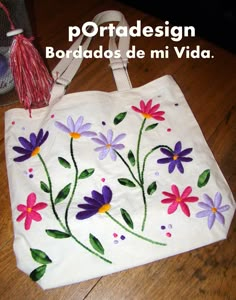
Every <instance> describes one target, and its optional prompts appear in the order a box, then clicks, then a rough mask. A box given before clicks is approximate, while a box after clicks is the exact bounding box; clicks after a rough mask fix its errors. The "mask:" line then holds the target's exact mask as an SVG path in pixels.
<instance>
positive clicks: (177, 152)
mask: <svg viewBox="0 0 236 300" xmlns="http://www.w3.org/2000/svg"><path fill="white" fill-rule="evenodd" d="M181 149H182V144H181V142H180V141H179V142H177V143H176V144H175V149H174V153H176V154H179V153H180V151H181Z"/></svg>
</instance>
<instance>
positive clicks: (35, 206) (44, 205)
mask: <svg viewBox="0 0 236 300" xmlns="http://www.w3.org/2000/svg"><path fill="white" fill-rule="evenodd" d="M47 206H48V205H47V203H45V202H39V203H37V204H35V205H34V206H33V210H41V209H44V208H46V207H47Z"/></svg>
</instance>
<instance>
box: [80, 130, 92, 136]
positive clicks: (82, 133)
mask: <svg viewBox="0 0 236 300" xmlns="http://www.w3.org/2000/svg"><path fill="white" fill-rule="evenodd" d="M80 135H81V136H86V137H92V136H95V135H96V133H95V132H93V131H84V132H81V133H80Z"/></svg>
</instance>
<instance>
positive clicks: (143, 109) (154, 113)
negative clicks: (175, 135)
mask: <svg viewBox="0 0 236 300" xmlns="http://www.w3.org/2000/svg"><path fill="white" fill-rule="evenodd" d="M139 105H140V107H139V108H138V107H136V106H132V109H133V110H134V111H136V112H138V113H140V114H142V115H143V117H144V118H146V119H150V118H153V119H155V120H158V121H164V120H165V118H164V117H163V115H164V114H165V112H164V111H160V110H159V111H158V109H159V107H160V104H155V105H153V106H152V99H150V100H148V102H147V103H146V104H145V102H144V101H143V100H141V101H140V103H139Z"/></svg>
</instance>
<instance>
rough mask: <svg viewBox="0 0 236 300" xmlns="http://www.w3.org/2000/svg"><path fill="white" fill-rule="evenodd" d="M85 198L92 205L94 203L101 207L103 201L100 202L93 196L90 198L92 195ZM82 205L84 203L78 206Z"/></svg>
mask: <svg viewBox="0 0 236 300" xmlns="http://www.w3.org/2000/svg"><path fill="white" fill-rule="evenodd" d="M84 200H85V201H86V202H87V203H89V204H90V205H93V206H94V207H97V208H98V207H100V206H101V204H102V203H100V202H98V201H96V200H94V199H93V198H90V197H86V196H85V197H84ZM80 205H82V204H79V205H78V206H79V207H80Z"/></svg>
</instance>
